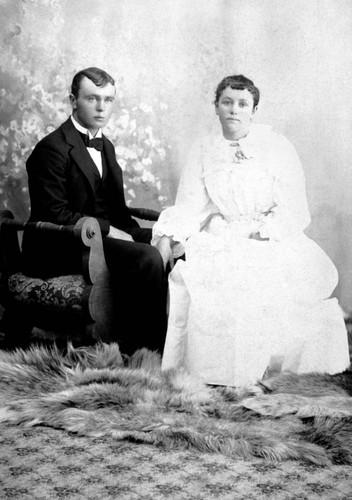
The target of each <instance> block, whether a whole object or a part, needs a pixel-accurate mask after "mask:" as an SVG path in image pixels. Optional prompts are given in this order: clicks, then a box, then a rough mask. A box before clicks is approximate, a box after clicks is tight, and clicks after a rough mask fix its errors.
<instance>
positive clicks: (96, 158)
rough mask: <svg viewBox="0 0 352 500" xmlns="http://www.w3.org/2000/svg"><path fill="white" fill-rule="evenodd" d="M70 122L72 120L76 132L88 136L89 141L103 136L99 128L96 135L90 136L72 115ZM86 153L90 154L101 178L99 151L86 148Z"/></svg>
mask: <svg viewBox="0 0 352 500" xmlns="http://www.w3.org/2000/svg"><path fill="white" fill-rule="evenodd" d="M71 120H72V123H73V125H74V127H75V128H76V129H77V130H78V132H81V133H82V134H86V135H88V137H89V139H98V138H101V137H102V136H103V134H102V132H101V128H100V129H99V130H98V132H97V133H96V135H95V136H94V137H93V136H92V134H91V133H90V132H89V130H87V129H86V128H84V127H82V125H80V124H79V123H78V122H77V120H75V119H74V117H73V116H72V115H71ZM87 151H88V153H89V154H90V156H91V158H92V160H93V161H94V163H95V165H96V167H97V169H98V171H99V174H100V177H102V175H103V161H102V159H101V151H98V150H97V149H95V148H88V147H87Z"/></svg>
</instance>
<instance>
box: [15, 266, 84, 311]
mask: <svg viewBox="0 0 352 500" xmlns="http://www.w3.org/2000/svg"><path fill="white" fill-rule="evenodd" d="M8 287H9V292H10V294H11V295H12V297H13V299H14V300H16V301H17V302H22V303H25V304H27V305H38V304H40V305H41V306H43V307H47V308H48V309H55V310H56V311H57V310H62V311H63V310H65V311H68V310H70V311H71V310H73V311H75V312H78V313H83V312H84V310H85V308H86V307H87V306H86V303H87V299H88V292H87V284H86V283H85V281H84V278H83V276H82V275H81V274H72V275H67V276H59V277H55V278H48V279H45V280H43V279H40V278H30V277H28V276H25V275H24V274H23V273H20V272H19V273H16V274H13V275H11V276H10V277H9V279H8ZM90 288H91V287H90V286H88V290H90Z"/></svg>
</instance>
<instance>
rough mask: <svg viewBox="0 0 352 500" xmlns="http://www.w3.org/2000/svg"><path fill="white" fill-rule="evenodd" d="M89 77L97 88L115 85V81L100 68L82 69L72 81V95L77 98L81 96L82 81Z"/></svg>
mask: <svg viewBox="0 0 352 500" xmlns="http://www.w3.org/2000/svg"><path fill="white" fill-rule="evenodd" d="M84 77H87V78H89V80H91V81H92V82H93V83H94V85H96V86H97V87H105V85H107V84H108V83H111V85H115V80H114V79H113V78H112V76H110V75H109V74H108V73H107V72H106V71H104V70H102V69H99V68H94V67H92V68H86V69H82V70H81V71H79V72H78V73H76V74H75V76H74V77H73V80H72V85H71V93H72V94H73V95H74V96H75V97H76V99H77V97H78V94H79V88H80V85H81V80H82V79H83V78H84Z"/></svg>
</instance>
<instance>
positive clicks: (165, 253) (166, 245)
mask: <svg viewBox="0 0 352 500" xmlns="http://www.w3.org/2000/svg"><path fill="white" fill-rule="evenodd" d="M171 241H172V240H171V238H169V237H168V236H162V237H161V238H160V240H159V241H158V243H157V244H156V245H155V247H156V248H157V249H158V250H159V252H160V255H161V258H162V259H163V263H164V269H166V267H167V265H168V264H169V265H170V269H172V268H173V267H174V256H173V254H172V248H171Z"/></svg>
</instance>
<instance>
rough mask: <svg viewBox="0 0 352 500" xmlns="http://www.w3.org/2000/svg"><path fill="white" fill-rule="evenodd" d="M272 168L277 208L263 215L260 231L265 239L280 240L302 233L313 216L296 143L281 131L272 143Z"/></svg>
mask: <svg viewBox="0 0 352 500" xmlns="http://www.w3.org/2000/svg"><path fill="white" fill-rule="evenodd" d="M270 169H271V172H272V174H273V177H274V185H273V200H274V203H275V207H274V208H273V209H272V210H271V213H270V214H269V215H267V216H266V217H265V218H264V222H263V224H262V225H261V227H260V231H259V232H260V235H261V237H262V238H269V239H272V240H276V241H280V240H282V239H284V238H286V237H289V236H291V235H293V234H297V233H301V232H303V230H304V229H305V228H306V227H307V226H308V225H309V223H310V220H311V219H310V213H309V207H308V201H307V197H306V188H305V176H304V172H303V168H302V165H301V162H300V159H299V157H298V155H297V152H296V150H295V148H294V146H293V145H292V144H291V143H290V142H289V141H288V140H287V139H286V138H285V137H284V136H282V135H279V134H277V135H276V140H275V144H273V154H272V156H271V159H270Z"/></svg>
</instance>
